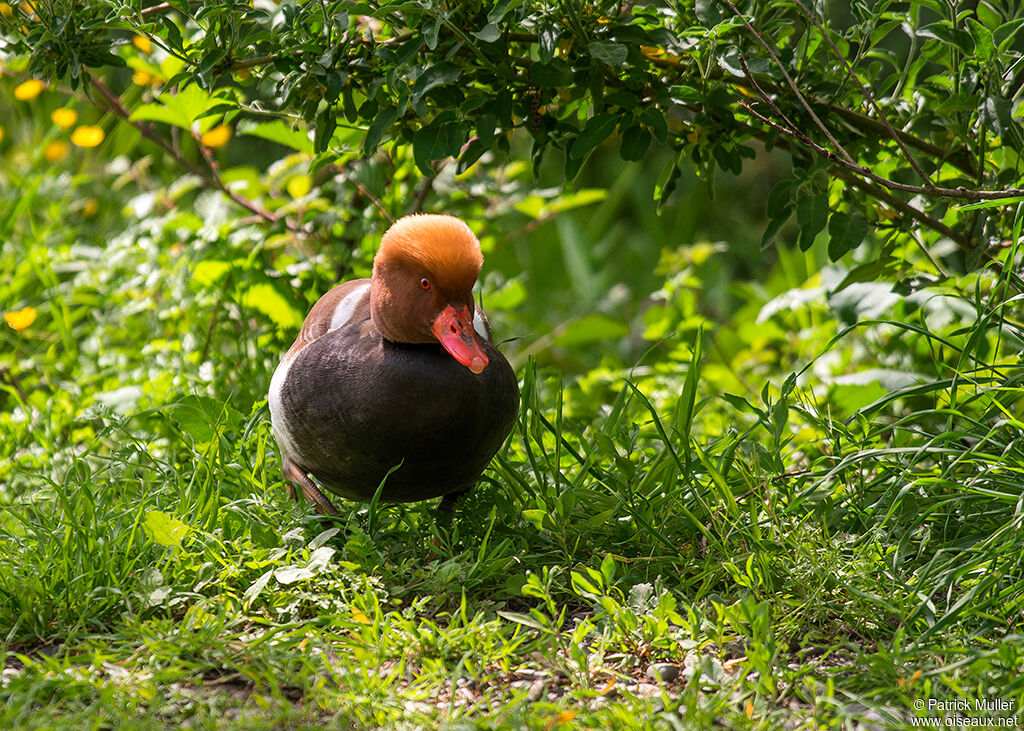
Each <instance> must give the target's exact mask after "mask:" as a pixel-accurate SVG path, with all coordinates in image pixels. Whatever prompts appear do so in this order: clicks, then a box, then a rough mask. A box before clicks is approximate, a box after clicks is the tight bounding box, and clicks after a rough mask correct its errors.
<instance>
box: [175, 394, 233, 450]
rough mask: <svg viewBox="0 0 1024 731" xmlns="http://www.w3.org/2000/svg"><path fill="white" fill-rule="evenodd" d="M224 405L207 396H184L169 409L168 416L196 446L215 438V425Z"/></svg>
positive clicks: (219, 418)
mask: <svg viewBox="0 0 1024 731" xmlns="http://www.w3.org/2000/svg"><path fill="white" fill-rule="evenodd" d="M224 411H225V405H224V404H223V403H221V402H220V401H217V400H215V399H212V398H210V397H209V396H197V395H189V396H185V397H184V398H182V399H181V400H179V401H178V402H176V403H174V404H172V405H171V407H170V411H169V412H168V415H169V416H170V418H171V419H172V420H173V421H174V422H176V423H177V424H178V427H179V428H180V429H181V431H182V432H183V433H185V434H188V435H189V436H190V437H192V440H193V441H194V442H195V443H196V444H207V443H209V442H211V441H213V439H214V438H215V437H216V436H217V425H218V423H219V422H220V421H221V416H222V414H223V413H224Z"/></svg>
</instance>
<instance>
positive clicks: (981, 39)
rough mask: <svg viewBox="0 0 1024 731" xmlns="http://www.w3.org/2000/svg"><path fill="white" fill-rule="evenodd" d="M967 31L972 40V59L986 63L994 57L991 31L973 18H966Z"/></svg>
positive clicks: (994, 48) (994, 49) (994, 47)
mask: <svg viewBox="0 0 1024 731" xmlns="http://www.w3.org/2000/svg"><path fill="white" fill-rule="evenodd" d="M967 31H968V32H969V33H970V34H971V38H972V39H973V40H974V57H975V58H978V59H981V60H982V61H987V60H989V59H990V58H992V56H994V55H995V52H996V45H995V42H994V41H993V39H992V31H990V30H989V29H988V28H986V27H985V26H983V25H982V24H981V23H979V22H978V21H977V20H975V19H974V18H970V17H969V18H967Z"/></svg>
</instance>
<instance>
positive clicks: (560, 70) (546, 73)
mask: <svg viewBox="0 0 1024 731" xmlns="http://www.w3.org/2000/svg"><path fill="white" fill-rule="evenodd" d="M572 79H573V75H572V69H571V68H570V67H569V64H567V63H566V62H565V61H562V60H561V59H557V58H553V59H551V60H550V61H548V62H547V63H535V64H533V65H532V66H530V83H532V84H536V85H537V86H540V87H544V88H548V89H550V88H554V87H558V86H568V85H569V84H571V83H572Z"/></svg>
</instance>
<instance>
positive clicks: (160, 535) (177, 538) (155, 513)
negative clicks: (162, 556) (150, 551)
mask: <svg viewBox="0 0 1024 731" xmlns="http://www.w3.org/2000/svg"><path fill="white" fill-rule="evenodd" d="M142 525H143V527H144V528H145V529H146V533H147V534H148V535H149V537H150V538H151V539H152V540H153V542H154V543H156V544H158V545H161V546H164V547H171V546H173V547H174V548H181V542H182V541H183V540H184V539H185V537H186V536H187V535H188V534H189V533H190V532H191V530H192V529H191V528H190V527H189V525H188V524H187V523H183V522H181V521H180V520H178V519H177V518H175V517H174V516H172V515H168V514H167V513H164V512H162V511H160V510H147V511H146V517H145V519H144V520H143V523H142Z"/></svg>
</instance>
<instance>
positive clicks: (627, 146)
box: [619, 124, 651, 162]
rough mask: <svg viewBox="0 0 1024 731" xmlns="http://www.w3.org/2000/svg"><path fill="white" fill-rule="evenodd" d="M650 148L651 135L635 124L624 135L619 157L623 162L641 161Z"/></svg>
mask: <svg viewBox="0 0 1024 731" xmlns="http://www.w3.org/2000/svg"><path fill="white" fill-rule="evenodd" d="M650 146H651V133H650V132H648V131H647V130H646V129H645V128H643V127H641V126H640V125H639V124H634V125H633V126H631V127H630V128H629V129H627V130H626V131H625V132H623V133H622V145H621V147H620V148H619V156H620V157H621V158H622V159H623V160H627V161H630V162H634V161H637V160H641V159H643V156H644V155H645V154H646V153H647V148H649V147H650Z"/></svg>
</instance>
